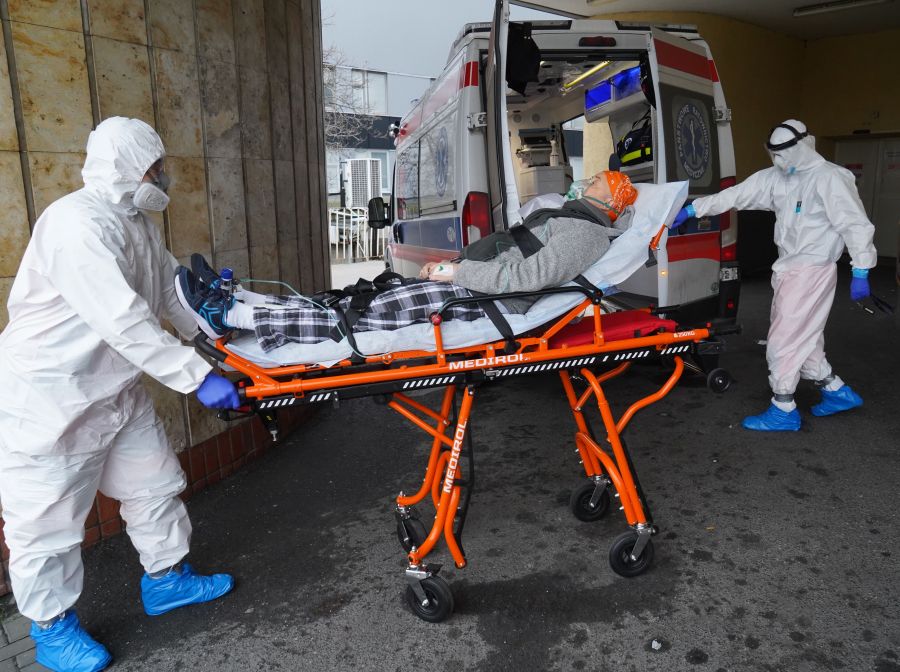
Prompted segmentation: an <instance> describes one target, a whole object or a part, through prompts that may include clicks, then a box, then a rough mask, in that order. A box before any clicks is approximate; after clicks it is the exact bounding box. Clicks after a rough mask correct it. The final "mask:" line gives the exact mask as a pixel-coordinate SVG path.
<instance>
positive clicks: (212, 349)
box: [194, 331, 228, 363]
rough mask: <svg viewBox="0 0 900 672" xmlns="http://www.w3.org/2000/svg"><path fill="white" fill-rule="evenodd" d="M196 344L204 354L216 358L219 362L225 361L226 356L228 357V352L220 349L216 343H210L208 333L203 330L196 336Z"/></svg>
mask: <svg viewBox="0 0 900 672" xmlns="http://www.w3.org/2000/svg"><path fill="white" fill-rule="evenodd" d="M194 345H195V346H196V347H197V349H198V350H199V351H200V352H202V353H203V354H204V355H208V356H210V357H212V358H213V359H215V360H216V361H217V362H222V363H224V362H225V358H226V357H228V354H227V353H225V352H222V351H221V350H219V349H218V348H217V347H216V346H215V345H213V344H212V343H210V341H209V339H208V338H207V336H206V334H204V333H203V332H202V331H201V332H200V333H199V334H197V335H196V336H194Z"/></svg>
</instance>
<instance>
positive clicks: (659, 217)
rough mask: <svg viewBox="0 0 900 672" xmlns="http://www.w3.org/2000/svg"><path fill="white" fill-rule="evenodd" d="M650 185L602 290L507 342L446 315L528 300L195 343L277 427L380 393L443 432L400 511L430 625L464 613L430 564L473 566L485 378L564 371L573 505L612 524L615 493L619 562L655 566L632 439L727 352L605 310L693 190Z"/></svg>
mask: <svg viewBox="0 0 900 672" xmlns="http://www.w3.org/2000/svg"><path fill="white" fill-rule="evenodd" d="M637 188H638V194H639V195H638V199H637V201H636V203H635V206H634V207H635V215H634V218H633V221H632V225H631V227H630V228H629V229H628V230H627V231H625V232H624V233H623V234H621V235H620V236H618V237H617V238H616V239H615V240H614V241H613V242H612V244H611V246H610V249H609V250H608V251H607V252H606V254H604V256H603V257H602V258H601V259H600V260H598V261H597V262H596V263H595V264H594V265H593V266H592V267H591V268H590V269H588V270H587V271H586V272H585V273H584V277H585V278H586V279H587V280H588V281H589V282H590V283H592V284H593V285H594V286H595V287H596V288H598V289H596V290H593V289H585V288H582V287H580V286H577V285H569V286H565V287H557V288H551V289H546V290H543V291H541V292H537V294H540V295H541V298H540V299H539V300H538V301H537V302H536V303H535V304H534V305H533V306H532V307H531V309H530V310H529V311H528V313H526V314H525V315H507V316H506V317H507V318H508V320H509V326H510V328H511V329H510V333H508V334H501V333H500V332H499V331H498V330H497V327H496V326H495V325H494V324H493V323H492V322H491V321H490V320H488V319H487V318H483V319H481V320H476V321H475V322H463V321H457V322H454V321H452V320H449V321H447V322H444V321H443V318H442V312H443V311H444V310H445V309H446V308H448V307H450V306H452V305H454V304H456V303H460V302H466V301H474V302H483V301H485V300H492V299H501V300H502V299H504V298H510V297H511V296H523V294H514V295H499V296H488V297H477V298H472V299H453V300H452V301H448V302H447V303H445V304H444V306H443V307H442V308H441V309H440V310H438V311H437V312H436V313H435V314H434V315H432V319H431V324H416V325H411V326H408V327H404V328H401V329H396V330H393V331H390V332H360V333H357V334H355V337H356V338H355V344H356V345H355V349H356V351H354V347H353V346H351V345H350V343H349V341H348V339H346V338H344V339H343V340H342V341H341V342H340V343H336V342H333V341H332V342H326V343H325V344H315V345H312V346H310V345H300V344H290V346H294V345H295V346H296V347H290V346H282V347H280V348H277V349H276V350H274V351H272V352H271V353H267V354H263V353H262V351H261V350H260V349H259V347H258V345H255V337H253V336H252V335H250V336H245V337H242V338H235V339H231V340H229V339H222V340H219V341H216V342H215V343H214V344H213V343H210V342H209V341H208V340H207V339H206V337H205V336H204V335H202V334H201V336H199V337H198V338H197V339H196V341H195V343H196V345H197V347H198V348H199V349H200V350H201V351H203V352H205V353H206V354H208V355H209V356H211V357H212V358H214V359H216V360H218V361H219V362H221V363H222V364H223V365H224V366H226V367H228V368H231V369H234V370H237V371H239V372H241V373H242V374H244V376H245V377H244V378H243V379H242V380H240V381H239V383H238V386H239V391H240V396H241V398H242V400H243V402H244V404H245V406H244V407H243V409H242V410H243V411H244V412H255V413H257V414H259V415H260V417H261V418H262V419H263V421H264V423H265V424H266V425H267V427H269V428H270V430H274V429H275V428H276V427H277V425H276V424H275V413H276V412H277V409H279V408H285V407H289V406H296V405H303V404H316V403H331V404H338V403H339V402H340V401H341V400H343V399H349V398H355V397H364V396H372V397H375V398H377V399H382V400H383V401H386V402H387V405H388V407H389V408H391V409H392V410H393V411H395V412H397V413H399V414H400V415H402V416H403V417H404V418H406V419H407V420H409V421H410V422H411V423H412V424H413V425H415V426H417V427H419V428H420V429H422V430H423V431H425V432H426V433H427V434H428V435H429V436H430V437H432V444H431V449H430V451H429V454H428V458H427V466H426V467H425V468H424V469H423V472H424V475H423V480H422V484H421V486H420V487H419V488H418V489H417V490H416V492H415V493H414V494H412V495H407V494H403V492H401V493H400V495H399V496H398V497H397V498H396V507H395V516H396V522H397V534H398V539H399V540H400V543H401V546H402V547H403V550H404V553H405V554H406V558H407V566H406V569H405V571H404V580H405V583H406V600H407V603H408V605H409V607H410V609H411V610H412V611H413V612H414V613H415V614H416V615H417V616H418V617H420V618H422V619H424V620H426V621H431V622H439V621H443V620H444V619H446V618H447V617H448V616H449V615H450V614H451V613H452V611H453V606H454V602H453V593H452V591H451V589H450V587H449V585H448V583H447V581H446V580H444V578H443V577H441V576H440V575H439V571H440V568H441V566H440V565H439V564H436V563H433V562H430V560H429V561H427V562H426V560H427V559H428V558H429V556H430V555H431V554H432V552H433V551H434V550H435V549H436V548H437V545H438V544H439V542H440V541H441V540H443V541H444V543H445V544H446V546H447V549H448V551H449V553H450V556H451V557H452V560H453V562H454V564H455V565H456V567H458V568H462V567H465V566H466V564H467V559H466V556H465V553H464V551H463V547H462V531H463V526H464V524H465V520H466V512H467V509H468V503H469V497H470V494H471V491H472V487H473V485H474V449H473V447H472V444H471V438H470V434H469V432H468V429H467V428H468V425H469V422H470V419H471V417H472V409H473V403H474V398H475V396H476V392H477V390H478V387H479V386H480V385H483V384H488V383H492V382H498V381H502V380H518V379H520V377H521V376H524V375H529V374H537V373H543V372H556V373H557V374H558V375H559V377H560V379H561V381H562V385H563V389H564V392H565V395H566V398H567V399H568V402H569V406H570V407H571V410H572V413H573V415H574V417H575V423H576V427H577V431H576V433H575V444H576V447H577V451H578V453H579V456H580V458H581V460H582V461H583V465H584V472H585V477H586V480H585V481H584V482H583V484H582V485H580V486H579V487H577V488H576V489H575V490H574V491H573V493H572V497H571V500H570V508H571V510H572V512H573V513H574V515H575V516H576V517H578V518H579V519H580V520H584V521H595V520H599V519H600V518H602V517H603V516H604V515H605V514H606V513H607V512H608V510H609V508H610V503H611V501H613V500H612V494H615V496H616V497H618V500H616V501H618V502H619V503H620V504H621V506H622V509H623V511H624V515H625V519H626V521H627V523H628V530H627V531H625V532H623V533H622V534H621V535H620V536H618V537H617V538H616V539H615V540H614V541H613V543H612V545H611V547H610V550H609V562H610V566H611V567H612V569H613V571H615V572H616V573H618V574H620V575H622V576H628V577H631V576H637V575H638V574H640V573H642V572H643V571H645V570H646V569H647V567H649V566H650V563H651V562H652V559H653V554H654V551H653V543H652V541H651V536H652V535H653V534H654V533H655V531H656V527H655V526H654V524H653V521H652V517H651V514H650V510H649V506H648V505H647V499H646V497H645V495H644V493H643V491H642V489H641V486H640V483H639V481H638V478H637V473H636V472H635V470H634V466H633V465H632V462H631V459H630V457H629V456H628V453H627V451H626V449H625V446H624V443H623V441H622V439H621V434H622V432H623V431H624V429H625V427H626V426H627V425H628V423H629V422H630V421H631V419H632V417H633V416H634V414H635V413H636V412H637V411H638V410H640V409H642V408H644V407H646V406H649V405H650V404H652V403H654V402H656V401H658V400H659V399H661V398H662V397H664V396H665V395H666V394H668V393H669V391H671V389H672V388H673V387H674V386H675V384H676V383H677V382H678V380H679V378H680V377H681V375H682V372H683V370H684V368H685V367H686V366H689V367H693V365H692V364H690V362H686V361H685V358H686V357H687V356H690V357H692V358H693V359H695V360H702V358H703V357H704V356H706V355H715V354H717V353H718V352H719V351H720V350H721V349H722V347H723V344H722V342H721V341H720V340H719V339H718V338H717V337H716V335H715V333H714V332H715V329H714V328H713V327H711V326H710V325H708V324H707V325H702V326H691V327H687V326H679V325H678V324H677V323H676V322H674V321H672V320H667V319H664V318H660V317H659V316H656V315H653V314H652V313H651V312H649V311H620V312H616V313H612V314H606V313H603V312H602V311H601V299H602V296H603V293H604V292H603V291H602V290H601V289H599V288H609V287H610V286H611V285H614V284H615V283H616V282H618V281H620V280H622V279H624V278H627V277H629V276H630V275H631V274H632V273H633V271H634V269H635V268H636V267H638V266H641V265H642V264H643V263H644V262H645V260H646V258H647V247H648V246H656V245H658V244H659V239H660V238H661V237H662V235H663V233H664V232H665V230H666V228H667V226H668V225H669V224H670V223H671V222H672V220H673V219H674V217H675V214H676V212H677V211H678V209H679V208H680V205H681V203H682V202H683V201H684V198H685V196H686V193H687V184H686V183H685V182H681V183H673V184H666V185H637ZM479 322H481V323H482V324H478V323H479ZM320 345H321V346H322V347H321V348H320V347H319V346H320ZM657 358H668V359H670V360H671V363H672V372H671V375H670V376H669V377H668V380H667V381H666V382H665V383H664V384H663V385H662V386H661V387H660V388H659V389H658V390H656V391H655V392H653V393H652V394H650V395H648V396H646V397H644V398H642V399H639V400H638V401H636V402H634V403H633V404H631V405H630V406H629V407H628V409H627V410H626V411H625V412H624V413H623V414H622V415H621V417H619V418H618V419H615V418H614V417H613V415H612V412H611V410H610V407H609V403H608V401H607V398H606V396H605V393H604V391H603V384H604V383H605V382H606V381H608V380H610V379H612V378H614V377H616V376H619V375H621V374H622V373H624V372H625V371H626V370H628V369H629V368H630V366H631V365H632V363H633V362H642V361H651V360H653V359H657ZM326 360H330V361H326ZM694 368H696V367H694ZM722 376H725V378H723V377H722ZM578 381H583V382H584V385H583V387H584V389H582V390H578V391H576V387H575V385H576V383H577V384H579V385H581V382H578ZM708 382H709V384H710V386H711V387H713V388H714V389H717V391H724V388H725V387H727V382H728V381H727V374H724V372H721V371H712V372H710V373H709V378H708ZM437 388H442V389H443V394H442V397H441V401H440V406H439V408H438V409H437V410H434V409H432V408H430V407H428V406H427V405H425V404H424V403H421V402H420V401H418V400H416V399H413V398H411V397H410V396H409V394H410V393H411V392H414V391H418V390H426V389H437ZM591 399H593V400H594V401H596V403H597V406H598V409H599V412H600V416H601V419H602V422H603V425H604V432H605V439H606V441H604V437H603V435H602V434H601V436H599V437H595V436H594V435H593V434H592V433H591V431H590V429H589V427H588V422H587V420H586V419H585V415H584V411H585V409H586V408H587V404H588V402H589V401H590V400H591ZM457 400H459V401H460V404H459V408H458V409H457V408H456V405H457ZM229 414H230V412H225V415H226V417H227V416H228V415H229ZM607 442H608V444H607ZM613 490H614V493H612V494H611V491H613ZM429 499H430V500H431V502H432V504H433V507H434V515H433V518H432V519H431V522H430V523H426V522H425V521H426V520H427V517H423V516H424V514H423V512H422V511H421V509H423V508H425V507H426V506H427V504H426V500H429ZM419 505H422V506H419ZM417 507H418V508H417Z"/></svg>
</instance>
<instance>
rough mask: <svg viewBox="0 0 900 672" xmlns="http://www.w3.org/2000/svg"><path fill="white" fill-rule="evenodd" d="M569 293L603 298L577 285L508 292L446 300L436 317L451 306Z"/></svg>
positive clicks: (598, 298) (599, 291)
mask: <svg viewBox="0 0 900 672" xmlns="http://www.w3.org/2000/svg"><path fill="white" fill-rule="evenodd" d="M571 292H580V293H582V294H584V295H585V296H586V297H587V298H589V299H590V300H591V301H599V300H600V297H602V296H603V292H602V291H601V290H600V288H599V287H598V288H597V289H596V291H592V290H590V289H587V288H585V287H580V286H578V285H571V286H569V285H567V286H565V287H548V288H546V289H538V290H536V291H534V292H510V293H509V294H480V295H479V296H465V297H458V298H453V299H447V300H446V301H444V303H442V304H441V307H440V308H438V309H437V313H438V315H441V314H443V312H444V311H445V310H447V309H448V308H452V307H453V306H457V305H460V304H463V303H481V302H483V301H502V300H504V299H523V298H528V297H532V296H544V295H547V294H568V293H571Z"/></svg>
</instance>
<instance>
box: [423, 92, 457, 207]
mask: <svg viewBox="0 0 900 672" xmlns="http://www.w3.org/2000/svg"><path fill="white" fill-rule="evenodd" d="M456 119H457V112H456V111H455V110H454V111H453V112H452V113H451V114H447V115H445V116H444V117H443V118H442V119H441V120H440V121H438V122H437V123H435V124H434V125H433V126H432V127H431V128H430V129H429V130H428V132H427V133H426V134H425V135H424V136H422V140H421V142H420V149H419V152H420V156H419V209H420V211H421V212H422V213H423V214H428V213H434V212H443V211H445V210H448V209H452V208H453V207H454V201H455V199H456V184H455V182H456V180H455V173H456V161H455V155H456V151H455V146H456Z"/></svg>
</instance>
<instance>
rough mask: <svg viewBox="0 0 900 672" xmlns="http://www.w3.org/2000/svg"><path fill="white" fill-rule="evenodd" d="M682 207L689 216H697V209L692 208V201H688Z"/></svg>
mask: <svg viewBox="0 0 900 672" xmlns="http://www.w3.org/2000/svg"><path fill="white" fill-rule="evenodd" d="M684 209H685V210H686V211H687V213H688V215H690V216H691V217H696V216H697V211H696V210H694V204H693V203H688V204H687V205H686V206H684Z"/></svg>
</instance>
